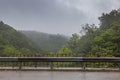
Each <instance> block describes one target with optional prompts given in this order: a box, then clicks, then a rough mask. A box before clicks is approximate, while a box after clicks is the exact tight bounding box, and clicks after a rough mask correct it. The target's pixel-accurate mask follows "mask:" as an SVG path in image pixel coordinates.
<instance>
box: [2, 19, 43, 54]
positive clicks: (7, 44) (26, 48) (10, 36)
mask: <svg viewBox="0 0 120 80" xmlns="http://www.w3.org/2000/svg"><path fill="white" fill-rule="evenodd" d="M27 53H43V50H41V49H40V48H38V47H37V46H36V45H35V44H33V42H32V41H31V40H29V39H28V38H27V37H26V36H25V35H24V34H22V33H20V32H18V31H16V30H15V29H13V28H12V27H11V26H9V25H7V24H4V23H3V22H2V21H1V22H0V55H1V56H14V55H21V54H27Z"/></svg>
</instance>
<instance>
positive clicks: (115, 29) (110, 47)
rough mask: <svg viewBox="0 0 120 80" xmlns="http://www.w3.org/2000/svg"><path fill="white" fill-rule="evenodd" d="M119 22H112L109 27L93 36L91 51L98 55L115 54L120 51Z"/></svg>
mask: <svg viewBox="0 0 120 80" xmlns="http://www.w3.org/2000/svg"><path fill="white" fill-rule="evenodd" d="M119 34H120V23H119V22H118V23H114V24H112V26H111V28H110V29H107V30H104V31H101V34H100V35H99V36H97V37H95V38H94V44H95V45H94V47H93V49H92V51H93V53H100V54H99V55H103V56H105V54H106V55H115V54H116V53H120V49H119V48H120V35H119Z"/></svg>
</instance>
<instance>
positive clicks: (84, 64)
mask: <svg viewBox="0 0 120 80" xmlns="http://www.w3.org/2000/svg"><path fill="white" fill-rule="evenodd" d="M85 69H86V63H85V62H83V70H85Z"/></svg>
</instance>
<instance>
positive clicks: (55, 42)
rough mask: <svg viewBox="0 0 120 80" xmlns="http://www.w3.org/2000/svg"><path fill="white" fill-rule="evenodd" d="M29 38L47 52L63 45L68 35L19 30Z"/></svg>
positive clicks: (55, 50)
mask: <svg viewBox="0 0 120 80" xmlns="http://www.w3.org/2000/svg"><path fill="white" fill-rule="evenodd" d="M21 32H22V33H24V34H25V35H26V36H27V37H28V38H30V39H31V40H32V41H33V42H34V43H36V44H37V45H38V46H39V47H41V48H42V49H44V50H47V51H48V52H57V51H58V49H59V48H60V47H61V46H62V45H65V44H66V42H67V41H68V39H69V37H67V36H64V35H60V34H56V35H55V34H48V33H42V32H36V31H21Z"/></svg>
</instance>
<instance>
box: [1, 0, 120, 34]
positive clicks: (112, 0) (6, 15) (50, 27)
mask: <svg viewBox="0 0 120 80" xmlns="http://www.w3.org/2000/svg"><path fill="white" fill-rule="evenodd" d="M118 8H120V0H0V20H2V21H4V22H5V23H6V24H9V25H11V26H12V27H14V28H15V29H17V30H36V31H40V32H47V33H52V34H54V33H55V34H57V33H60V34H65V35H71V34H73V33H78V32H79V31H80V29H81V25H83V24H85V23H89V24H93V23H94V24H96V25H97V24H99V20H98V17H99V16H101V14H102V13H103V12H109V11H111V10H113V9H118Z"/></svg>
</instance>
